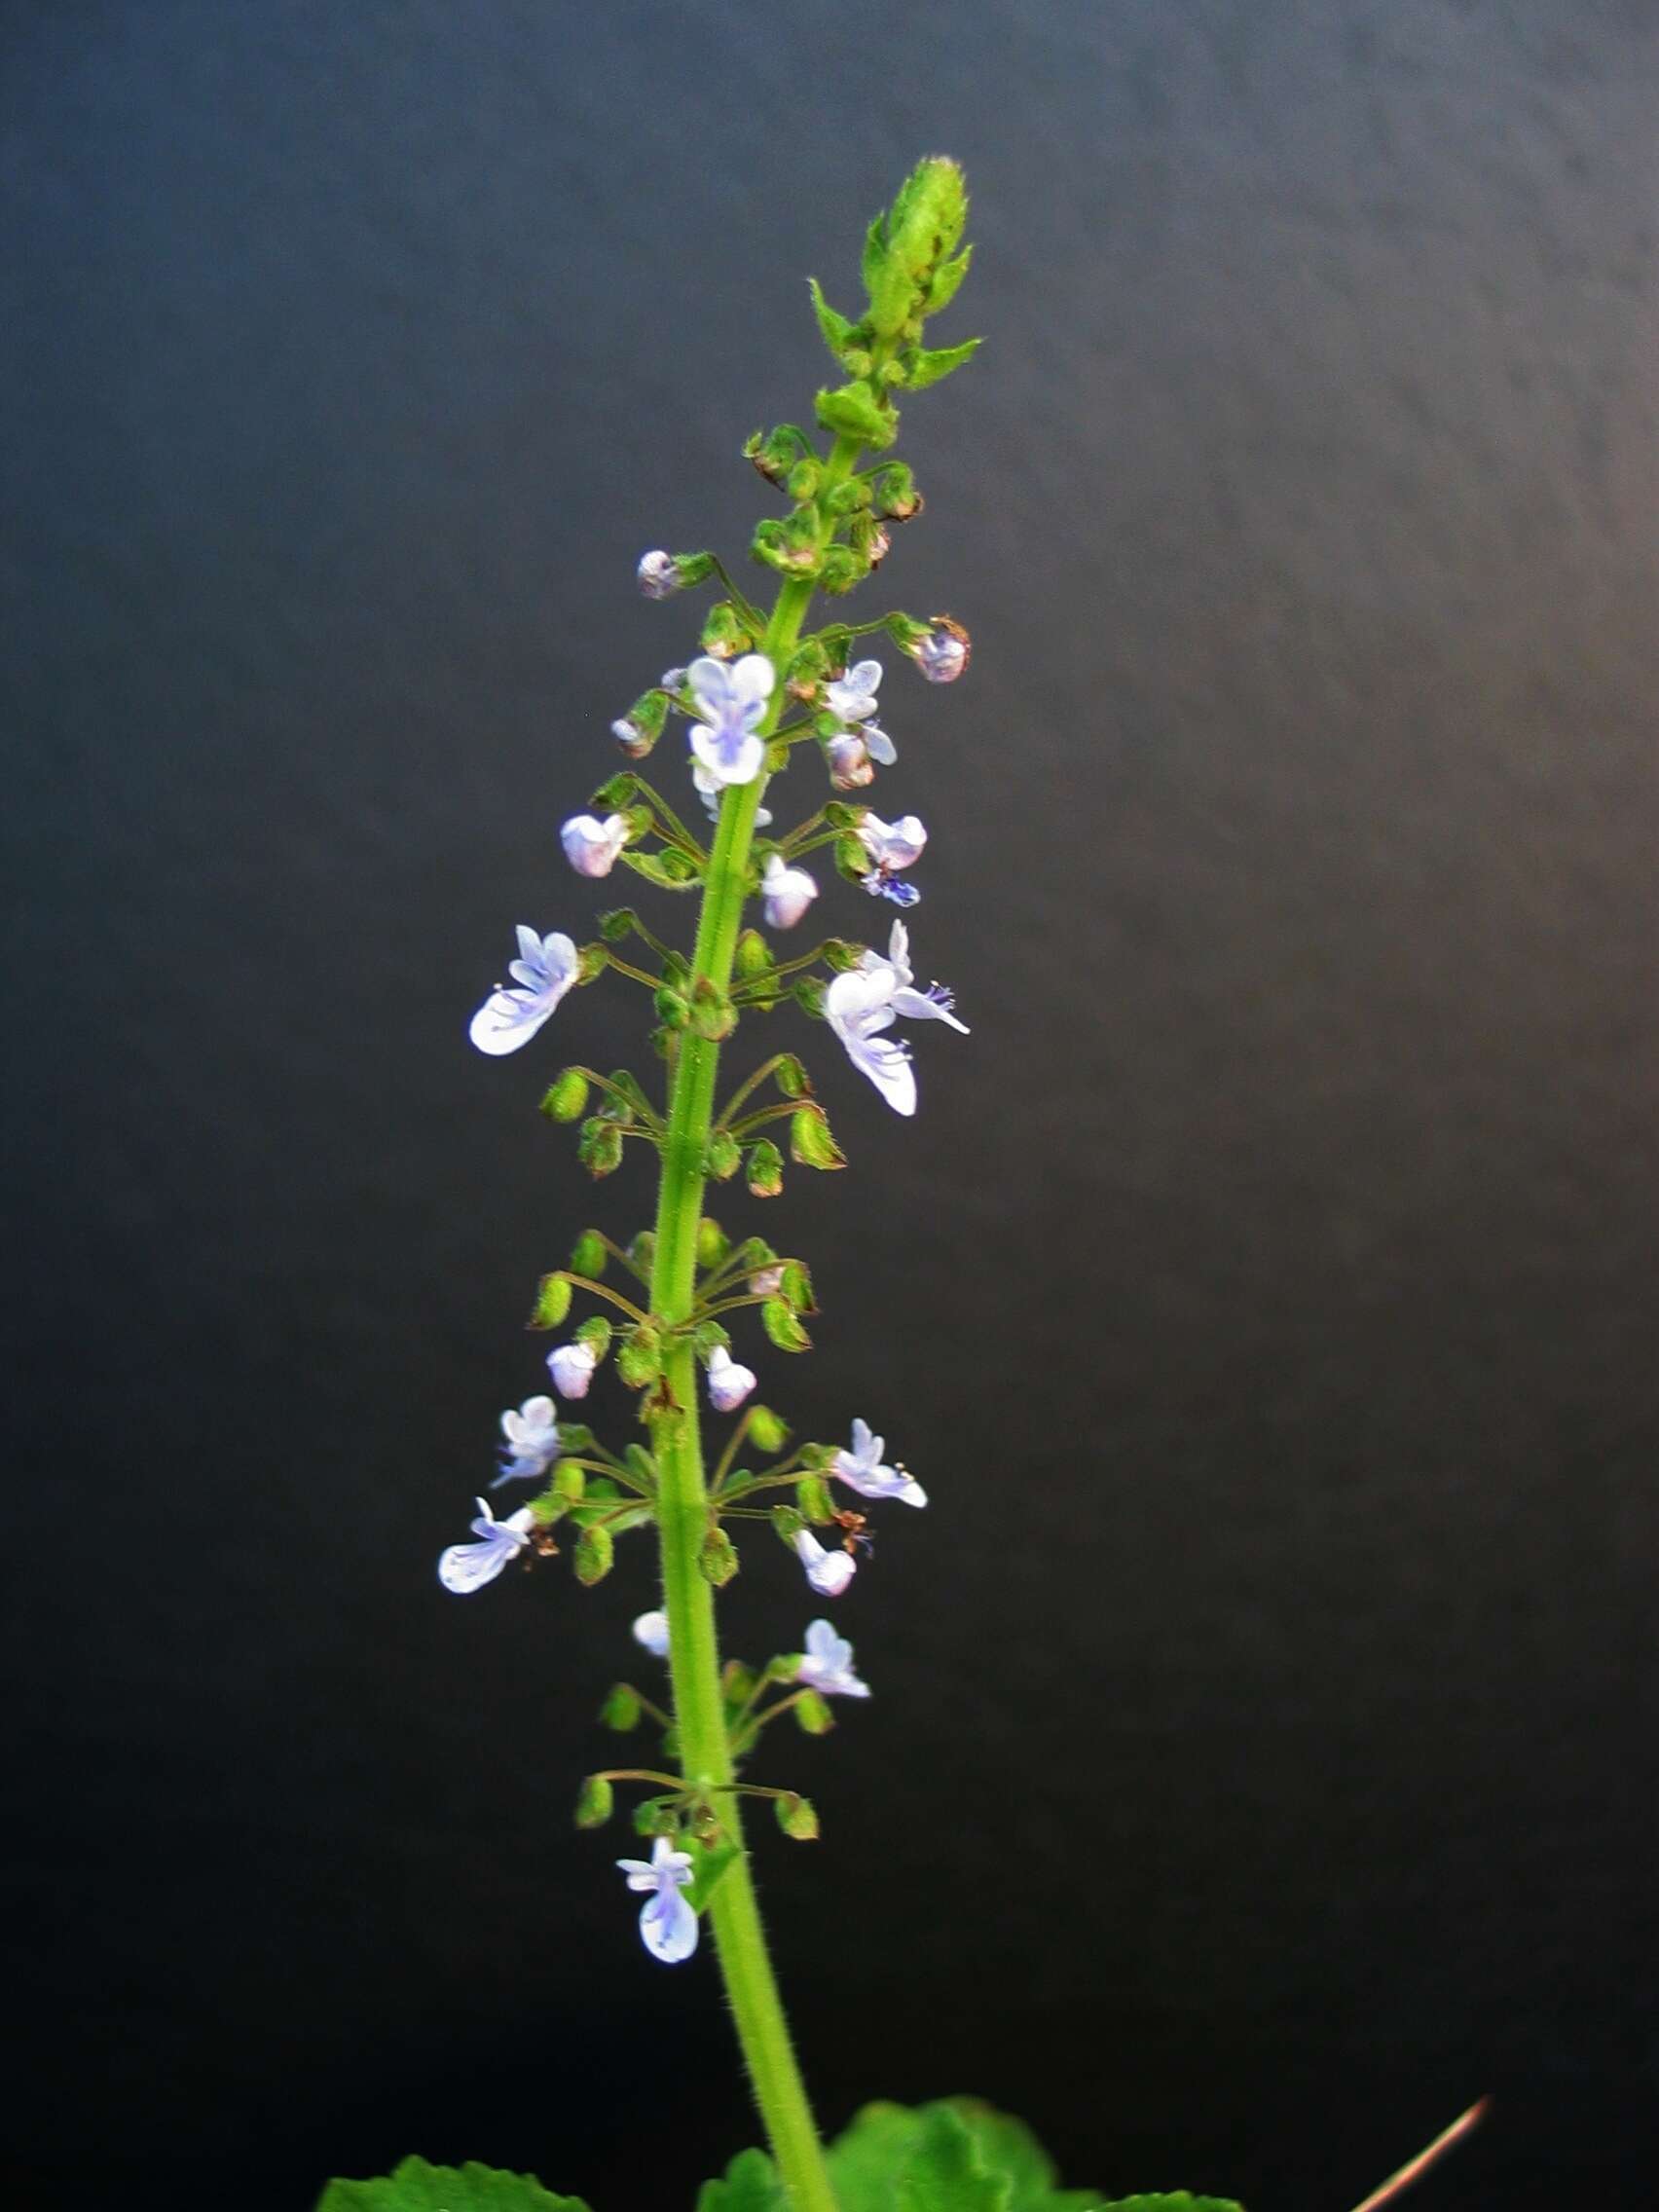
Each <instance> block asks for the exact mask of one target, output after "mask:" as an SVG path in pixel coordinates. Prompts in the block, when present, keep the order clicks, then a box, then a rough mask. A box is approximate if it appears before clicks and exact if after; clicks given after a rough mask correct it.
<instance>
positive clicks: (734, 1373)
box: [709, 1345, 756, 1414]
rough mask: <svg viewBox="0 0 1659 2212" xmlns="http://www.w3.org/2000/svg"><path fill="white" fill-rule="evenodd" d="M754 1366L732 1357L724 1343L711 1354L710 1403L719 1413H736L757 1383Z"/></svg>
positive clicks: (717, 1346)
mask: <svg viewBox="0 0 1659 2212" xmlns="http://www.w3.org/2000/svg"><path fill="white" fill-rule="evenodd" d="M755 1383H756V1374H755V1370H754V1368H752V1367H745V1366H743V1365H742V1363H741V1362H740V1361H738V1360H735V1359H733V1358H732V1356H731V1354H730V1352H729V1351H727V1349H726V1347H725V1346H724V1345H716V1346H715V1347H714V1349H713V1350H712V1351H711V1352H710V1354H709V1403H710V1405H711V1406H713V1407H714V1409H715V1411H716V1413H718V1414H730V1413H735V1412H736V1411H737V1409H738V1407H739V1406H741V1405H742V1403H743V1401H744V1399H745V1398H747V1397H748V1395H749V1393H750V1391H751V1390H753V1389H754V1387H755Z"/></svg>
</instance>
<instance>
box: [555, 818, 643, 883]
mask: <svg viewBox="0 0 1659 2212" xmlns="http://www.w3.org/2000/svg"><path fill="white" fill-rule="evenodd" d="M628 827H629V825H628V817H627V816H626V815H625V814H608V815H607V816H606V818H605V820H604V821H603V822H601V821H600V820H599V819H598V818H597V816H595V815H592V814H572V815H571V819H570V821H569V822H567V823H566V824H565V827H564V828H563V829H562V830H560V832H559V842H560V843H561V844H562V845H563V846H564V848H565V858H566V859H567V860H568V861H569V862H570V864H571V866H572V867H573V868H574V869H575V871H576V873H577V874H578V875H593V876H599V875H608V874H609V873H610V871H611V869H612V868H613V867H614V866H616V856H617V854H618V853H619V852H620V851H621V850H622V848H623V846H624V845H625V844H626V843H627V842H628Z"/></svg>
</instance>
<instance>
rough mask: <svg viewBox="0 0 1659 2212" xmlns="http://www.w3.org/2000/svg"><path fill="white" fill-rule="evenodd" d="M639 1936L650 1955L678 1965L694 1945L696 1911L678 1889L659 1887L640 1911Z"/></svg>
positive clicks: (673, 1965) (687, 1956) (675, 1965)
mask: <svg viewBox="0 0 1659 2212" xmlns="http://www.w3.org/2000/svg"><path fill="white" fill-rule="evenodd" d="M640 1936H641V1940H642V1941H643V1942H644V1944H645V1949H646V1950H647V1951H649V1953H650V1954H651V1957H652V1958H653V1959H660V1960H661V1961H662V1963H663V1965H664V1966H668V1967H677V1966H679V1965H680V1964H681V1963H682V1961H683V1960H685V1959H688V1958H689V1957H690V1956H691V1954H692V1952H693V1951H694V1950H695V1949H696V1948H697V1915H696V1914H695V1913H694V1912H693V1911H692V1909H691V1907H690V1905H689V1904H687V1902H686V1901H685V1899H684V1898H683V1897H682V1896H681V1894H680V1892H679V1891H678V1890H659V1891H658V1892H657V1894H656V1896H655V1897H654V1898H652V1899H650V1901H649V1903H648V1904H646V1905H645V1907H644V1909H643V1910H642V1912H641V1914H640Z"/></svg>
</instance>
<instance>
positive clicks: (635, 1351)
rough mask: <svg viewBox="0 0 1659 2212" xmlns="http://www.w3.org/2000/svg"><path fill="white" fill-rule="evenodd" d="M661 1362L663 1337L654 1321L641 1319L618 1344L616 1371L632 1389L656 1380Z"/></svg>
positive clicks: (624, 1334) (642, 1387)
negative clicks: (659, 1334) (658, 1332)
mask: <svg viewBox="0 0 1659 2212" xmlns="http://www.w3.org/2000/svg"><path fill="white" fill-rule="evenodd" d="M661 1364H662V1339H661V1338H660V1337H659V1336H658V1334H657V1331H656V1325H655V1323H654V1322H651V1321H641V1322H639V1323H637V1324H636V1326H635V1327H634V1328H632V1329H629V1330H626V1331H625V1332H624V1333H623V1336H622V1339H621V1341H620V1343H619V1344H618V1345H617V1346H616V1372H617V1374H618V1375H620V1376H621V1378H622V1380H623V1382H624V1383H627V1385H628V1387H629V1389H630V1390H643V1389H644V1388H645V1384H646V1383H654V1382H655V1381H656V1377H657V1370H658V1368H659V1367H660V1366H661Z"/></svg>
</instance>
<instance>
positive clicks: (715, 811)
mask: <svg viewBox="0 0 1659 2212" xmlns="http://www.w3.org/2000/svg"><path fill="white" fill-rule="evenodd" d="M691 781H692V782H693V783H694V784H695V785H696V787H697V796H698V797H699V798H700V799H701V800H702V802H703V812H704V813H705V814H706V815H707V816H708V818H709V820H710V821H711V822H718V821H719V818H720V798H721V796H722V794H723V793H724V791H725V786H724V785H723V784H722V783H721V782H720V780H719V777H718V776H711V775H710V773H709V771H708V769H707V768H705V767H704V765H703V763H702V761H701V760H693V761H692V763H691ZM771 824H772V817H771V813H770V811H769V810H768V809H767V808H766V807H763V806H757V807H756V809H755V827H756V830H768V829H770V828H771Z"/></svg>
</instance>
